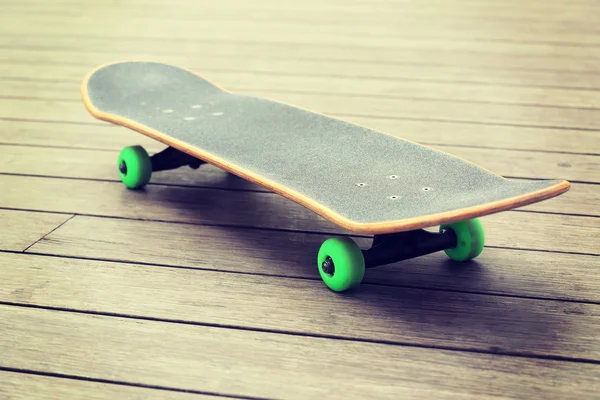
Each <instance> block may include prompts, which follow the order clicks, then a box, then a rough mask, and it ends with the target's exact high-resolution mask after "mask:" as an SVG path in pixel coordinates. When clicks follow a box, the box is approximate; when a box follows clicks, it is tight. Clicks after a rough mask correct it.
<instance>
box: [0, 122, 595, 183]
mask: <svg viewBox="0 0 600 400" xmlns="http://www.w3.org/2000/svg"><path fill="white" fill-rule="evenodd" d="M122 130H123V131H125V130H127V129H126V128H122ZM129 133H130V132H128V133H127V134H129ZM129 137H130V138H131V139H132V140H131V141H130V142H129V145H133V144H138V143H148V139H147V138H146V137H144V135H141V134H138V135H137V137H133V136H131V135H129ZM158 146H159V145H158V144H157V143H155V144H153V146H151V147H150V149H149V150H152V149H155V150H159V149H160V150H162V149H163V148H165V146H160V147H158ZM431 147H433V148H435V149H438V150H441V151H444V152H446V153H449V154H452V155H454V156H457V157H461V158H463V159H465V160H468V161H470V162H473V163H475V164H477V165H480V166H482V167H483V168H486V169H489V170H491V171H494V172H495V173H497V174H500V175H503V176H510V177H518V178H530V179H567V180H571V181H579V182H600V175H599V174H598V171H599V170H600V158H599V157H597V156H592V155H584V154H569V153H565V154H560V153H543V152H527V151H516V150H501V149H474V148H468V147H456V146H445V145H435V146H431ZM118 151H120V150H118ZM118 151H111V152H107V151H95V150H91V149H90V150H87V149H77V150H73V149H64V148H41V147H32V146H18V145H17V146H15V145H11V146H4V145H0V156H1V157H0V172H2V173H21V174H30V175H46V176H55V177H71V178H86V179H104V180H107V179H108V180H115V179H117V178H118V175H117V174H116V172H115V169H114V163H115V160H116V158H117V157H118ZM188 169H189V168H181V169H177V170H172V171H161V173H157V174H154V175H153V179H152V182H155V183H161V182H162V183H179V184H181V183H185V182H181V181H180V180H179V174H182V172H181V171H184V170H186V171H187V170H188ZM211 169H212V168H211ZM202 171H203V170H202V169H200V170H197V171H194V173H195V174H196V175H201V174H202ZM163 176H164V179H163V178H162V177H163Z"/></svg>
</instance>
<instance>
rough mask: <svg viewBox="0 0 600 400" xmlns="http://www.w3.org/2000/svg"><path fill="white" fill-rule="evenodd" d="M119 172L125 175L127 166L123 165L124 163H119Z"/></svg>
mask: <svg viewBox="0 0 600 400" xmlns="http://www.w3.org/2000/svg"><path fill="white" fill-rule="evenodd" d="M119 171H121V173H122V174H124V175H127V164H125V161H121V164H119Z"/></svg>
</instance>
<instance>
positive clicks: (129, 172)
mask: <svg viewBox="0 0 600 400" xmlns="http://www.w3.org/2000/svg"><path fill="white" fill-rule="evenodd" d="M81 92H82V97H83V102H84V104H85V106H86V108H87V110H88V111H89V112H90V113H91V114H92V116H94V117H96V118H98V119H101V120H105V121H109V122H111V123H114V124H117V125H122V126H125V127H127V128H130V129H133V130H135V131H138V132H140V133H142V134H144V135H147V136H149V137H151V138H154V139H156V140H158V141H160V142H162V143H164V144H165V145H166V146H168V147H167V148H166V149H165V150H163V151H161V152H159V153H157V154H154V155H152V156H150V155H149V154H148V153H147V152H146V151H145V150H144V149H143V148H142V147H140V146H131V147H126V148H124V149H123V150H122V151H121V153H120V154H119V157H118V161H117V169H118V173H119V176H120V178H121V180H122V182H123V183H124V184H125V186H126V187H128V188H130V189H139V188H142V187H144V185H146V184H147V183H148V182H149V181H150V178H151V175H152V173H153V172H156V171H163V170H169V169H174V168H179V167H182V166H190V167H192V168H198V167H200V166H201V165H202V164H205V163H210V164H212V165H215V166H217V167H219V168H222V169H223V170H225V171H228V172H230V173H232V174H234V175H237V176H239V177H241V178H243V179H247V180H248V181H250V182H253V183H255V184H258V185H260V186H262V187H264V188H266V189H268V190H271V191H273V192H275V193H278V194H280V195H282V196H284V197H286V198H288V199H289V200H291V201H295V202H297V203H299V204H301V205H302V206H304V207H306V208H308V209H309V210H312V211H313V212H315V213H316V214H318V215H320V216H321V217H323V218H325V219H327V220H329V221H331V222H333V223H335V224H337V225H339V226H340V227H342V228H344V229H347V230H349V231H351V232H355V233H358V234H367V235H372V236H373V242H372V245H371V247H370V248H368V249H364V250H363V249H361V248H360V247H359V246H358V245H357V244H356V242H355V241H354V240H352V239H351V238H350V237H348V236H344V235H341V236H342V237H333V238H330V239H327V240H326V241H325V242H323V244H322V245H321V247H320V249H319V251H318V254H317V257H316V258H317V268H318V270H319V274H320V276H321V278H322V279H323V281H324V282H325V284H326V285H327V287H329V288H330V289H332V290H334V291H345V290H348V289H351V288H354V287H356V286H357V285H359V284H360V282H361V281H362V279H363V276H364V274H365V269H366V268H371V267H375V266H379V265H384V264H390V263H394V262H397V261H401V260H405V259H409V258H413V257H418V256H423V255H426V254H430V253H433V252H438V251H444V252H446V254H447V255H448V256H449V257H450V258H451V259H453V260H456V261H466V260H470V259H473V258H475V257H477V256H478V255H479V254H480V253H481V252H482V250H483V247H484V242H485V235H484V231H483V227H482V224H481V221H480V220H479V217H482V216H485V215H488V214H492V213H497V212H501V211H506V210H510V209H514V208H517V207H522V206H525V205H528V204H532V203H535V202H539V201H542V200H546V199H549V198H552V197H554V196H557V195H560V194H562V193H564V192H566V191H567V190H568V189H569V185H570V184H569V182H567V181H564V180H540V181H518V180H509V179H505V178H504V177H502V176H500V175H497V174H495V173H493V172H490V171H488V170H486V169H484V168H482V167H480V166H477V165H475V164H473V163H471V162H469V161H466V160H464V159H461V158H459V157H455V156H452V155H450V154H447V153H444V152H442V151H439V150H435V149H432V148H429V147H427V146H423V145H420V144H417V143H414V142H412V141H409V140H405V139H401V138H398V137H395V136H392V135H390V134H387V133H384V132H378V131H375V130H373V129H369V128H367V127H363V126H360V125H357V124H353V123H350V122H348V121H343V120H340V119H337V118H332V117H329V116H326V115H323V114H320V113H318V112H313V111H309V110H305V109H302V108H299V107H296V106H293V105H289V104H284V103H281V102H278V101H274V100H270V99H265V98H259V97H253V96H247V95H241V94H234V93H232V92H230V91H228V90H226V89H224V88H221V87H220V86H218V85H217V84H215V83H213V82H211V81H209V80H208V79H205V78H203V77H201V76H200V75H198V74H196V73H194V72H192V71H189V70H187V69H183V68H179V67H176V66H172V65H167V64H162V63H156V62H145V61H126V62H114V63H109V64H105V65H102V66H99V67H97V68H96V69H94V70H93V71H91V72H90V73H89V74H88V75H87V76H86V77H85V79H84V81H83V84H82V87H81ZM437 226H439V230H438V229H435V231H431V230H426V228H429V227H437Z"/></svg>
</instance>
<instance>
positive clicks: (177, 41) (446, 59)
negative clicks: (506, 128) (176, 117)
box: [0, 22, 597, 83]
mask: <svg viewBox="0 0 600 400" xmlns="http://www.w3.org/2000/svg"><path fill="white" fill-rule="evenodd" d="M396 24H397V22H396ZM196 25H197V23H196ZM587 36H588V37H590V35H589V34H588V35H587ZM4 38H5V39H4V40H3V41H0V46H1V48H2V49H3V50H9V49H12V50H28V51H45V52H50V51H71V52H73V53H76V54H77V55H79V53H83V55H84V56H85V54H90V53H95V54H102V55H104V56H105V57H106V58H108V59H112V58H114V57H119V55H121V57H122V55H124V54H125V55H126V57H127V58H129V59H131V58H140V57H141V56H143V55H144V54H151V55H153V57H159V56H160V57H166V56H174V55H179V56H181V55H182V54H187V55H193V54H204V53H207V54H209V55H211V56H217V55H218V56H228V57H231V56H235V57H244V58H245V57H249V58H251V59H252V58H264V57H268V58H273V57H275V58H277V59H291V60H298V59H305V60H329V61H337V62H338V63H339V62H342V63H346V62H350V63H362V64H364V63H368V64H373V63H375V64H404V65H428V66H432V65H438V66H440V65H441V66H456V67H458V66H461V67H468V68H480V69H481V68H490V69H491V70H504V71H512V70H515V69H516V70H526V71H537V70H542V71H562V72H570V73H573V74H574V73H586V74H593V73H594V72H595V71H596V69H597V68H596V67H595V64H594V63H593V62H592V63H590V62H582V60H579V59H573V58H572V57H564V56H557V55H552V54H550V55H547V56H536V55H531V54H519V55H516V54H504V53H493V52H490V51H487V50H488V48H489V44H487V46H484V47H481V48H479V49H478V50H472V51H462V50H456V49H447V48H445V47H444V46H438V48H436V49H435V50H433V51H424V50H422V49H421V48H402V47H397V48H395V49H393V51H390V50H391V49H389V48H382V47H379V46H363V47H357V46H341V45H337V46H324V45H319V44H318V43H312V44H311V43H306V42H300V43H274V42H271V41H252V40H248V38H244V40H242V41H240V40H236V38H235V37H232V38H230V39H228V40H214V39H213V40H211V39H209V38H201V39H190V38H189V37H182V36H179V37H177V36H175V35H168V36H165V35H154V36H153V37H152V38H145V39H144V37H143V36H140V35H139V33H137V32H136V33H135V34H132V33H131V31H129V32H126V33H124V34H123V35H122V36H120V37H119V40H118V41H115V40H112V38H111V37H107V36H102V35H98V34H96V35H94V34H87V35H78V36H73V35H69V34H59V35H56V34H53V33H51V32H44V33H42V34H33V35H24V34H22V35H18V39H19V44H18V45H15V43H14V39H13V37H11V36H4ZM582 40H585V39H582ZM215 43H217V44H218V45H215ZM556 47H558V46H554V48H553V47H552V46H549V48H550V49H551V50H555V48H556ZM581 49H582V50H581V51H582V52H583V51H587V50H588V48H586V47H582V48H581ZM586 54H587V53H586ZM111 57H112V58H111ZM77 58H78V57H77ZM77 58H75V59H77ZM530 83H531V82H530Z"/></svg>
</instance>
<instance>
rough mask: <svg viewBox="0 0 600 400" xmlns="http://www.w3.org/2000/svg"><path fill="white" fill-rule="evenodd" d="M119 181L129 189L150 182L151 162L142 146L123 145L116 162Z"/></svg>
mask: <svg viewBox="0 0 600 400" xmlns="http://www.w3.org/2000/svg"><path fill="white" fill-rule="evenodd" d="M117 168H118V170H119V176H120V177H121V181H122V182H123V183H124V184H125V186H127V187H128V188H129V189H140V188H143V187H144V186H146V184H147V183H148V182H150V177H151V176H152V163H151V162H150V156H149V155H148V153H147V152H146V150H144V148H143V147H142V146H130V147H125V148H124V149H123V150H121V153H120V154H119V160H118V162H117Z"/></svg>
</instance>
